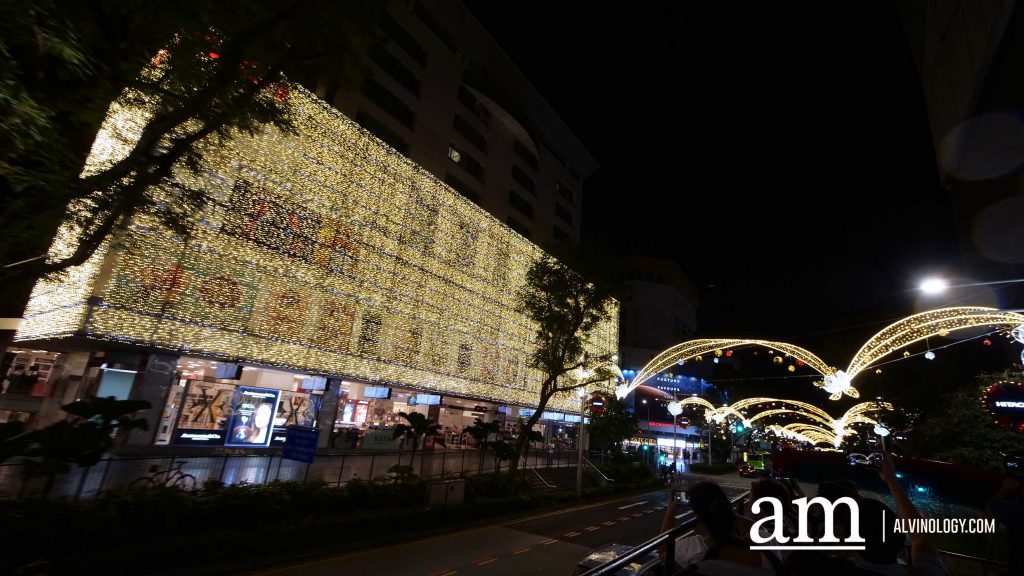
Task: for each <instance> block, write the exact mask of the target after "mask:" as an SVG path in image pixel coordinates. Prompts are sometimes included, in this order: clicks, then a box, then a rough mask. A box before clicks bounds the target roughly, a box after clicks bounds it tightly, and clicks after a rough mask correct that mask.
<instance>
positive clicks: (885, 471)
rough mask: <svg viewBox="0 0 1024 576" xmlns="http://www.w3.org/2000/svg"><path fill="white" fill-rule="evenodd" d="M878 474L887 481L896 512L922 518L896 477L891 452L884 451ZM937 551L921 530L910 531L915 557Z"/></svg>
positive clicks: (911, 517) (903, 515) (909, 517)
mask: <svg viewBox="0 0 1024 576" xmlns="http://www.w3.org/2000/svg"><path fill="white" fill-rule="evenodd" d="M878 475H879V476H880V477H881V478H882V481H883V482H885V485H886V486H888V487H889V492H891V493H892V498H893V500H895V501H896V512H897V513H898V514H899V515H900V517H901V518H904V519H911V520H913V519H920V518H921V517H922V516H921V513H920V512H918V511H917V508H916V507H915V506H914V503H913V502H911V501H910V498H908V497H907V493H906V492H905V491H904V490H903V486H901V485H900V482H899V480H898V479H897V478H896V463H895V462H894V461H893V459H892V454H889V452H882V465H881V467H879V469H878ZM935 551H936V549H935V545H934V544H932V542H931V540H929V539H928V537H927V536H926V535H924V534H921V533H920V532H911V533H910V552H911V554H912V555H913V558H919V557H921V555H922V554H924V553H926V552H935Z"/></svg>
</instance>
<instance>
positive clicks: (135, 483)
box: [128, 460, 196, 491]
mask: <svg viewBox="0 0 1024 576" xmlns="http://www.w3.org/2000/svg"><path fill="white" fill-rule="evenodd" d="M185 464H188V461H187V460H180V461H178V462H177V463H176V464H174V465H173V466H171V467H170V468H168V469H167V470H160V465H159V464H154V465H152V466H150V467H149V475H148V476H142V477H141V478H136V479H135V480H132V483H131V484H129V485H128V489H129V490H144V489H147V488H155V487H156V486H168V487H172V488H180V489H182V490H188V491H191V490H195V489H196V477H195V476H193V475H191V474H186V473H184V472H182V471H181V467H182V466H183V465H185ZM161 477H162V480H161Z"/></svg>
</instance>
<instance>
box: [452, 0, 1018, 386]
mask: <svg viewBox="0 0 1024 576" xmlns="http://www.w3.org/2000/svg"><path fill="white" fill-rule="evenodd" d="M714 4H715V5H714V6H712V7H708V6H700V7H695V6H694V5H693V3H661V4H657V5H646V7H647V8H648V9H646V10H644V9H642V7H644V6H645V5H637V4H630V5H628V7H627V5H626V4H614V3H613V4H600V3H587V4H586V5H581V4H571V5H569V4H564V5H563V4H558V5H551V4H548V3H543V4H541V3H538V4H529V3H521V2H517V3H507V2H506V3H495V2H492V1H490V0H468V1H467V5H468V6H469V7H470V9H471V10H473V11H474V13H475V14H476V15H477V17H478V18H479V20H480V21H481V22H482V23H483V25H484V26H485V27H486V28H487V29H488V30H489V31H490V32H491V34H492V36H493V37H494V38H495V39H496V40H497V41H498V43H499V44H501V45H502V46H503V47H504V49H505V51H506V52H507V53H508V54H509V55H510V57H511V58H512V59H513V60H514V61H515V62H516V63H517V64H518V65H519V67H520V68H521V69H522V70H523V72H524V73H525V74H526V76H527V77H528V78H530V79H531V81H532V82H533V83H534V85H535V86H536V87H537V88H538V90H539V91H540V93H541V94H542V95H543V96H544V97H545V98H546V99H547V100H548V102H549V103H550V104H551V105H552V107H553V108H554V109H555V110H556V111H557V112H558V113H559V115H560V116H561V117H562V118H563V119H564V120H565V121H566V123H567V124H568V125H569V126H570V127H571V128H572V129H573V131H574V132H575V133H576V135H577V136H578V137H579V138H580V140H581V141H582V142H583V143H584V144H585V145H586V146H587V147H588V149H589V150H590V151H591V153H592V154H593V155H594V156H595V157H596V158H597V160H598V162H599V163H600V165H601V168H600V170H599V172H598V173H597V174H596V175H594V176H593V177H592V178H591V179H589V180H588V181H586V182H585V184H584V228H583V230H584V242H585V243H588V244H591V245H596V246H602V247H607V249H608V252H609V253H611V252H619V253H633V254H643V255H651V256H659V257H664V258H670V259H674V260H676V261H677V262H678V263H679V264H680V266H682V268H683V269H684V270H685V271H686V272H687V273H688V274H689V275H690V276H691V277H692V278H693V279H694V281H695V283H696V284H697V286H698V287H699V290H700V298H701V300H700V306H699V316H698V334H697V336H699V337H760V338H771V339H779V340H785V341H788V342H792V343H795V344H800V345H803V346H806V347H809V348H811V349H812V350H813V351H815V352H817V353H818V354H819V355H820V356H822V357H824V358H825V359H826V360H827V361H829V362H832V363H834V364H836V365H839V366H844V365H845V364H846V363H847V362H848V361H849V359H850V357H851V356H852V355H853V353H854V352H856V350H857V349H858V348H859V347H860V345H861V344H862V343H863V342H864V341H865V340H866V339H867V338H868V337H869V336H870V335H871V334H874V333H875V332H877V331H878V330H879V329H881V328H882V327H883V326H885V325H886V324H889V323H891V322H893V321H895V320H897V319H899V318H902V317H904V316H907V315H909V314H911V313H914V312H916V311H920V310H923V309H927V308H931V307H933V306H932V305H930V304H927V303H925V302H922V301H921V298H920V296H919V295H918V293H917V290H916V286H917V284H918V282H919V281H920V280H921V279H922V277H923V276H924V275H926V274H928V273H931V272H933V271H936V270H951V269H953V270H958V271H960V272H964V273H974V274H984V273H985V271H984V270H981V269H978V270H970V271H966V270H962V269H961V268H964V267H966V266H968V264H969V263H973V265H975V267H977V266H978V265H979V262H980V264H981V268H984V264H985V263H984V261H983V259H979V258H977V257H976V255H974V254H972V253H971V248H970V243H969V242H966V241H963V240H962V239H961V238H960V237H958V235H957V231H956V218H957V215H956V214H954V212H953V209H952V207H951V201H950V198H949V193H948V192H947V191H946V190H944V189H943V188H942V186H941V185H940V181H939V171H938V168H937V164H936V160H935V154H934V152H933V148H932V142H931V135H930V129H929V125H928V119H927V113H926V109H925V101H924V96H923V94H922V89H921V85H920V81H919V78H918V74H917V70H916V68H915V66H914V62H913V59H912V56H911V52H910V48H909V45H908V42H907V39H906V36H905V34H904V32H903V29H902V27H901V22H900V16H899V13H898V12H897V11H896V8H895V6H894V5H893V6H890V5H889V3H871V5H870V6H866V5H864V6H862V5H857V6H849V5H843V6H841V7H838V6H832V5H830V4H828V3H819V4H824V5H813V4H810V3H801V4H800V5H799V6H795V5H780V4H778V3H749V4H748V5H745V6H743V7H742V8H741V7H739V6H732V7H723V6H720V5H719V3H714ZM638 7H639V8H638ZM989 272H991V271H989ZM1005 272H1006V271H1005V270H1003V269H1000V270H998V271H997V272H996V273H1005ZM1008 277H1014V276H1003V277H1002V278H1008ZM996 278H999V277H998V276H995V277H993V276H988V277H987V279H996ZM1012 290H1013V287H1010V288H1009V289H1008V290H1003V292H1001V293H999V296H1000V298H1001V301H1000V302H997V303H996V304H997V305H999V304H1001V305H1003V306H1008V305H1014V304H1015V305H1016V306H1021V305H1022V304H1024V302H1007V301H1006V300H1007V298H1008V295H1009V296H1012V295H1013V292H1012ZM1009 299H1011V300H1012V299H1014V298H1009ZM1010 352H1012V351H1010V350H1005V351H1004V352H1003V353H1001V354H999V356H1000V359H999V362H1004V361H1005V359H1003V358H1002V356H1004V355H1005V354H1006V353H1010ZM1017 353H1019V351H1018V352H1017ZM1015 354H1016V353H1015Z"/></svg>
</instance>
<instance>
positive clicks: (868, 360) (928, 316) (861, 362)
mask: <svg viewBox="0 0 1024 576" xmlns="http://www.w3.org/2000/svg"><path fill="white" fill-rule="evenodd" d="M1022 324H1024V315H1022V314H1018V313H1017V312H1006V311H1002V310H997V309H996V308H984V307H980V306H960V307H956V308H940V309H938V310H929V311H927V312H921V313H920V314H914V315H913V316H907V317H906V318H904V319H902V320H900V321H899V322H896V323H894V324H890V325H888V326H886V327H885V328H883V329H882V330H881V331H880V332H879V333H878V334H875V335H874V336H872V337H871V338H869V339H868V341H867V342H865V343H864V345H863V346H861V349H860V350H859V351H858V352H857V354H855V355H854V357H853V360H852V361H850V366H849V367H848V368H847V369H846V374H847V376H848V377H849V378H850V379H853V378H854V377H855V376H856V375H857V374H859V373H860V372H862V371H863V370H865V369H866V368H868V367H870V366H871V365H872V364H874V363H875V362H877V361H878V360H879V359H881V358H882V357H884V356H886V355H888V354H891V353H893V352H896V351H897V350H899V349H900V348H903V347H905V346H908V345H910V344H913V343H914V342H920V341H922V340H924V339H925V338H931V337H934V336H938V335H939V333H941V332H952V331H954V330H963V329H965V328H976V327H978V326H998V327H1001V328H1007V329H1014V328H1016V327H1018V326H1020V325H1022Z"/></svg>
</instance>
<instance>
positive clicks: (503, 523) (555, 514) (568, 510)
mask: <svg viewBox="0 0 1024 576" xmlns="http://www.w3.org/2000/svg"><path fill="white" fill-rule="evenodd" d="M635 496H636V495H633V496H625V497H623V498H611V499H609V500H602V501H601V502H595V503H594V504H586V505H584V506H576V507H575V508H566V509H564V510H555V511H554V512H545V513H544V514H537V515H536V516H530V517H529V518H521V519H519V520H512V521H511V522H502V523H499V524H494V525H493V526H511V525H512V524H519V523H522V522H529V521H530V520H537V519H539V518H547V517H549V516H558V515H559V514H567V513H569V512H578V511H580V510H588V509H590V508H597V507H598V506H604V505H606V504H614V503H615V502H622V501H623V500H628V499H630V498H634V497H635ZM646 502H647V500H644V501H643V502H638V503H637V504H644V503H646ZM485 528H490V526H485ZM473 530H482V528H474V529H473ZM473 530H468V531H469V532H472V531H473Z"/></svg>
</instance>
